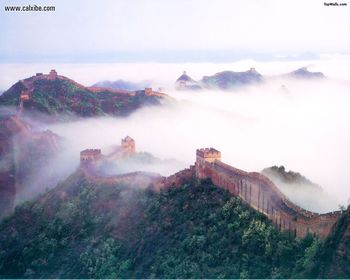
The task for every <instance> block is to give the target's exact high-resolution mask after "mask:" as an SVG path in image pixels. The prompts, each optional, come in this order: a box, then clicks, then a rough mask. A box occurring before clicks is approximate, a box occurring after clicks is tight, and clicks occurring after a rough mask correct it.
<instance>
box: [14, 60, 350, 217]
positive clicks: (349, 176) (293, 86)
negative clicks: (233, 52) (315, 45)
mask: <svg viewBox="0 0 350 280" xmlns="http://www.w3.org/2000/svg"><path fill="white" fill-rule="evenodd" d="M248 65H249V66H255V67H256V69H257V70H258V71H259V72H260V73H262V74H264V75H265V77H267V76H270V77H272V76H274V75H277V74H282V73H285V72H289V71H292V70H295V69H297V68H299V67H302V66H309V67H310V68H309V69H310V70H312V71H322V72H323V73H324V74H325V75H326V76H327V77H328V78H327V79H325V80H281V79H280V78H274V79H268V81H267V82H265V83H263V84H260V85H256V86H249V87H244V88H238V89H236V90H235V91H231V92H227V91H220V90H203V91H196V92H191V91H175V90H173V83H174V81H175V80H176V78H177V77H178V76H179V75H180V74H181V71H182V70H188V69H191V71H187V72H188V74H190V75H191V76H192V77H193V78H195V79H200V78H201V75H208V74H214V73H215V72H217V71H223V70H234V71H238V70H244V69H247V68H248ZM349 65H350V63H349V59H348V57H338V56H330V57H324V58H322V59H321V60H318V61H299V62H266V63H263V62H254V61H243V62H237V63H233V64H225V65H223V64H220V65H211V64H178V65H175V64H137V65H136V64H133V65H132V64H129V65H128V66H127V67H126V65H109V66H106V67H107V68H106V69H114V70H115V72H113V73H114V74H113V73H112V74H111V73H108V75H107V70H105V71H102V74H101V72H100V71H96V69H103V66H102V65H99V66H98V67H97V68H96V67H95V68H94V69H95V70H94V71H92V68H91V65H85V66H84V65H72V66H71V67H69V66H67V65H66V66H65V68H62V69H63V70H64V72H63V73H62V71H60V69H58V71H59V72H61V74H62V75H65V76H68V77H71V78H74V79H75V80H76V81H78V82H82V81H85V84H91V83H93V82H96V81H98V80H104V79H110V80H115V79H118V78H123V79H125V80H131V81H139V80H145V79H147V80H153V81H154V83H155V84H157V85H161V86H163V87H164V88H165V89H166V93H167V94H169V95H170V96H172V97H174V98H175V100H176V102H173V103H165V104H164V105H163V106H157V107H155V106H154V107H146V108H143V109H140V110H138V111H136V112H134V113H133V114H131V115H130V116H129V117H124V118H113V117H103V118H94V119H84V120H79V121H72V122H68V123H64V124H52V125H44V126H43V127H42V128H43V129H50V130H52V131H53V132H55V133H57V134H58V135H60V136H61V137H63V138H64V139H65V141H64V143H65V144H64V149H63V151H62V154H61V155H60V160H58V161H55V164H56V166H55V168H56V169H57V170H60V168H61V167H62V169H63V171H62V174H69V172H71V171H73V170H74V169H75V168H76V167H77V166H78V164H79V152H80V151H81V150H83V149H86V148H101V149H102V152H103V153H105V154H107V153H108V152H109V151H110V150H111V147H113V146H115V145H119V144H120V140H121V138H123V137H125V136H126V135H129V136H131V137H132V138H134V139H135V141H136V148H137V151H141V152H148V153H151V154H152V155H153V156H155V157H157V158H158V159H160V160H164V163H166V164H164V165H163V167H162V168H160V167H159V162H157V163H156V164H155V163H152V164H151V163H147V164H144V165H143V166H142V165H141V166H140V165H139V163H137V164H135V163H133V164H130V163H129V165H128V168H126V169H125V171H127V170H129V169H130V170H131V171H132V170H134V169H143V170H146V171H153V172H157V173H161V174H162V175H170V174H172V173H174V172H176V171H178V170H180V169H182V168H186V167H188V166H189V165H190V164H193V163H194V161H195V151H196V149H197V148H202V147H214V148H216V149H218V150H220V151H221V152H222V160H223V161H224V162H226V163H228V164H231V165H233V166H235V167H237V168H240V169H244V170H247V171H260V170H262V169H263V168H265V167H269V166H272V165H284V166H285V167H286V169H290V170H293V171H297V172H300V173H301V174H303V175H304V176H306V177H307V178H309V179H310V180H311V181H313V182H315V183H317V184H319V185H320V186H322V188H323V189H324V190H325V192H327V193H329V194H331V195H332V196H333V197H334V198H329V201H328V202H329V203H328V204H327V205H326V203H323V202H321V201H327V199H324V200H323V199H321V198H320V197H319V196H317V195H315V196H313V195H312V194H306V193H305V194H303V193H297V192H295V195H294V197H292V193H291V192H289V193H288V190H285V191H284V192H285V194H286V195H287V196H290V197H291V198H292V199H293V200H294V201H295V202H298V201H299V202H300V203H299V204H301V205H302V206H304V207H306V208H307V209H309V210H314V211H320V212H322V211H323V212H324V211H329V210H336V209H337V207H338V204H347V202H348V198H349V197H350V188H349V186H350V172H349V170H350V149H349V143H350V131H349V128H350V111H349V110H348V104H350V83H349V79H348V77H347V75H348V74H347V73H349V71H348V70H349ZM36 67H38V66H35V65H30V67H29V66H28V67H26V66H23V68H18V69H26V70H25V71H28V72H29V70H30V71H32V70H38V69H37V68H36ZM45 67H47V68H48V69H49V68H55V67H51V66H45ZM108 67H109V68H108ZM38 68H39V67H38ZM57 68H58V67H56V69H57ZM10 69H11V67H10ZM82 69H83V70H82ZM166 69H168V71H167V70H166ZM79 70H82V71H80V72H79ZM65 71H67V72H65ZM20 72H21V71H19V72H18V73H20ZM41 72H43V71H41ZM10 73H11V71H10ZM118 73H123V75H119V74H118ZM135 73H136V74H137V75H136V74H135ZM70 74H72V76H71V75H70ZM94 74H96V75H95V76H94ZM112 76H113V77H115V78H112ZM157 76H159V82H158V80H156V77H157ZM92 77H94V78H92ZM22 78H23V76H22ZM79 78H80V79H79ZM132 78H135V79H134V80H133V79H132ZM282 85H284V87H282ZM50 168H51V167H50ZM114 170H115V169H113V168H112V169H109V170H108V173H109V174H111V173H113V172H114ZM115 172H116V173H118V170H115ZM325 196H327V194H325ZM297 200H298V201H297ZM312 200H313V202H312ZM322 204H324V207H322Z"/></svg>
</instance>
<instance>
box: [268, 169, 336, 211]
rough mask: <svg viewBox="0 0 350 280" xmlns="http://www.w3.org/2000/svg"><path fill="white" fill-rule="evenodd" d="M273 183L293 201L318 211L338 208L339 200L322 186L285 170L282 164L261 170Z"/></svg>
mask: <svg viewBox="0 0 350 280" xmlns="http://www.w3.org/2000/svg"><path fill="white" fill-rule="evenodd" d="M262 174H264V175H265V176H267V177H268V178H269V179H270V180H271V181H272V182H274V183H275V185H276V186H277V187H278V188H279V189H280V190H281V191H282V192H283V193H284V194H285V195H286V196H287V197H288V198H289V199H290V200H292V201H293V202H294V203H296V204H298V205H299V206H301V207H303V208H305V209H307V210H310V211H313V212H318V213H326V212H332V211H334V210H335V209H338V204H339V202H338V201H337V200H336V199H335V198H334V197H332V196H331V195H330V194H328V193H327V192H325V191H324V190H323V189H322V187H320V186H319V185H317V184H315V183H314V182H312V181H310V180H309V179H307V178H306V177H305V176H303V175H301V174H300V173H298V172H294V171H291V170H290V171H286V169H285V167H284V166H272V167H269V168H265V169H264V170H262Z"/></svg>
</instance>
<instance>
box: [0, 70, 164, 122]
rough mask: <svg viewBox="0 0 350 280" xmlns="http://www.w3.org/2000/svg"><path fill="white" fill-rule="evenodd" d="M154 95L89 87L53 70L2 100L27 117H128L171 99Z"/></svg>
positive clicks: (17, 87) (21, 84)
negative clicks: (40, 115) (18, 109)
mask: <svg viewBox="0 0 350 280" xmlns="http://www.w3.org/2000/svg"><path fill="white" fill-rule="evenodd" d="M153 93H155V92H153V91H152V90H148V92H147V93H146V92H145V90H141V91H137V92H133V91H127V90H115V89H108V88H103V87H85V86H83V85H81V84H79V83H77V82H75V81H73V80H71V79H69V78H67V77H64V76H59V75H57V73H56V71H54V70H52V71H51V72H50V74H41V73H38V74H37V75H36V76H33V77H30V78H27V79H24V80H20V81H19V82H17V83H15V84H14V85H13V86H12V87H11V88H10V89H8V90H7V91H5V92H4V93H3V94H2V95H1V96H0V106H19V107H21V110H23V112H25V113H33V112H40V113H43V114H47V115H51V116H57V117H59V118H62V117H64V116H81V117H89V116H101V115H127V114H129V113H131V112H133V111H135V110H136V109H138V108H140V107H142V106H145V105H159V104H160V103H161V101H162V100H165V99H167V98H168V96H167V95H166V94H162V93H155V94H153ZM21 101H22V102H21Z"/></svg>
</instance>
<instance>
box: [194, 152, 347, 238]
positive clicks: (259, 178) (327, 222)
mask: <svg viewBox="0 0 350 280" xmlns="http://www.w3.org/2000/svg"><path fill="white" fill-rule="evenodd" d="M210 151H215V154H220V157H218V158H214V157H212V156H208V159H207V158H206V157H205V156H204V155H205V153H208V154H210ZM196 156H197V160H196V164H195V169H196V172H195V173H196V175H197V177H198V178H199V179H202V178H210V179H212V181H213V183H214V184H215V185H217V186H218V187H222V188H224V189H227V190H229V191H230V192H231V193H232V194H234V195H237V196H239V197H241V198H242V199H243V200H244V201H245V202H246V203H248V204H249V205H250V206H251V207H253V208H254V209H256V210H257V211H259V212H261V213H263V214H264V215H266V216H267V217H268V218H269V219H270V220H271V221H272V222H273V223H274V224H275V225H276V227H277V228H278V229H279V230H287V231H289V232H292V233H293V234H294V235H296V236H299V237H302V236H305V235H306V234H308V233H312V234H317V235H319V236H321V237H325V236H327V235H328V234H329V233H330V231H331V229H332V227H333V226H334V224H335V222H336V220H337V219H338V217H339V216H340V214H341V212H340V211H335V212H331V213H325V214H319V213H315V212H312V211H308V210H306V209H303V208H302V207H300V206H298V205H296V204H295V203H293V202H292V201H290V200H289V199H288V198H287V197H286V196H285V195H284V194H283V193H282V192H281V191H280V190H279V189H278V187H277V186H276V185H275V184H274V183H273V182H272V181H271V180H270V179H269V178H267V177H266V176H264V175H263V174H261V173H258V172H246V171H243V170H241V169H238V168H235V167H232V166H230V165H228V164H226V163H223V162H221V153H220V152H219V151H217V150H215V149H213V148H209V149H208V148H207V149H198V150H197V151H196Z"/></svg>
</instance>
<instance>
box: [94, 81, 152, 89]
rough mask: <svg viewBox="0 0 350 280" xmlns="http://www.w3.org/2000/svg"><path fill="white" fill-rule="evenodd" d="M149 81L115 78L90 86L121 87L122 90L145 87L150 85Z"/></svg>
mask: <svg viewBox="0 0 350 280" xmlns="http://www.w3.org/2000/svg"><path fill="white" fill-rule="evenodd" d="M151 84H152V83H151V81H143V82H139V83H133V82H128V81H124V80H116V81H100V82H97V83H96V84H94V85H93V86H92V87H104V88H111V89H123V90H130V91H135V90H140V89H144V88H147V87H151Z"/></svg>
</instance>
